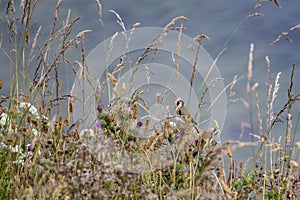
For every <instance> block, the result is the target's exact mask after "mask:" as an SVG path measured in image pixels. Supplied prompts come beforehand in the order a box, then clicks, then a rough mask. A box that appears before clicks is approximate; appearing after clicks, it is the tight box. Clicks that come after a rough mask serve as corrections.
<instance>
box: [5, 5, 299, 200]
mask: <svg viewBox="0 0 300 200" xmlns="http://www.w3.org/2000/svg"><path fill="white" fill-rule="evenodd" d="M97 2H98V5H99V8H101V4H100V3H99V1H97ZM277 3H278V2H277V1H276V4H277ZM38 4H39V1H37V0H36V1H25V2H24V1H21V3H20V5H19V8H18V9H20V10H18V9H16V6H15V2H14V1H9V2H8V3H7V4H6V5H5V6H6V13H5V16H1V22H2V23H3V24H4V25H5V29H4V32H3V34H2V37H1V43H0V44H1V46H0V47H1V49H2V50H3V51H4V52H6V55H7V56H8V58H9V59H10V61H11V65H12V66H13V67H12V68H13V71H14V73H12V75H11V83H10V94H9V95H8V96H1V97H0V131H1V135H0V139H1V143H0V162H1V166H0V198H1V199H261V198H262V199H297V198H299V195H300V194H299V191H300V174H299V163H298V160H297V156H299V149H300V142H297V141H296V133H297V131H299V128H298V124H299V116H300V114H299V111H298V116H297V117H296V120H294V121H292V111H293V106H294V104H295V102H297V101H299V99H300V95H299V94H293V86H294V84H293V80H294V76H295V74H296V73H295V71H296V68H295V65H294V66H293V67H292V72H291V77H290V87H289V88H288V98H287V99H288V100H287V102H286V103H285V105H283V107H282V108H281V109H279V110H278V111H277V112H276V113H275V111H274V108H273V107H274V106H273V105H274V101H275V99H276V96H277V92H278V90H279V79H280V73H278V75H277V76H276V78H275V81H274V83H273V81H272V79H271V78H270V77H271V73H270V71H271V70H270V62H269V60H268V58H266V61H267V66H268V71H269V74H268V75H269V83H268V84H267V86H268V96H267V100H266V102H267V115H266V120H265V130H264V129H263V120H262V118H263V117H262V114H261V108H260V104H259V98H258V95H257V94H256V96H255V97H256V101H255V103H254V105H255V108H256V109H252V107H251V105H252V104H251V103H252V102H251V100H252V99H253V97H252V96H253V94H254V93H255V91H256V88H257V85H258V84H257V83H254V84H253V83H252V67H253V66H252V61H253V50H254V49H253V48H254V46H253V45H251V48H250V53H249V62H248V76H247V88H246V90H247V94H248V97H249V102H247V101H246V100H244V101H243V103H244V105H245V107H246V108H247V109H248V111H249V115H250V119H251V120H250V121H251V122H250V126H249V127H250V129H251V134H252V136H253V138H254V139H255V141H254V140H253V141H252V142H241V141H226V142H224V143H222V142H221V141H220V139H219V138H220V134H221V131H220V130H219V126H218V123H217V122H215V124H214V126H215V127H213V128H211V129H208V130H201V129H200V128H199V127H198V126H197V125H195V124H193V123H192V121H191V119H186V118H184V117H180V116H178V115H172V114H170V112H169V108H166V110H167V113H168V115H166V116H165V117H162V118H160V119H155V118H153V117H151V116H148V117H147V118H146V119H144V121H143V120H141V118H140V116H139V110H140V109H141V108H142V109H146V110H148V105H147V104H146V103H145V100H144V99H143V97H142V96H141V91H131V90H130V92H131V93H130V96H131V97H130V98H128V97H125V95H124V94H122V93H119V92H118V91H117V90H116V85H117V80H116V78H115V77H114V75H115V74H114V73H112V74H108V76H107V80H106V81H105V84H106V85H109V87H111V88H112V91H113V92H114V96H113V98H111V99H110V102H109V103H110V106H109V108H106V107H105V105H102V104H101V103H100V102H101V101H98V102H99V105H97V107H96V108H95V112H96V113H97V117H96V119H95V125H94V126H92V127H89V128H87V129H82V125H83V124H84V120H85V119H84V118H82V119H80V120H78V121H76V122H73V119H72V114H73V110H74V108H73V107H74V101H75V100H76V96H72V94H62V81H61V79H63V78H64V77H61V75H60V73H59V69H60V68H61V67H67V68H70V69H71V70H72V71H74V76H75V77H76V78H78V79H80V78H89V77H88V74H85V75H84V74H83V75H82V74H80V73H77V72H78V71H81V72H82V71H85V70H87V71H88V66H87V63H86V57H85V48H84V41H85V34H87V33H88V32H90V31H89V30H84V31H82V32H80V33H78V34H76V35H75V37H71V35H72V34H71V33H72V27H73V26H74V24H75V23H76V22H77V20H78V19H73V20H71V18H70V13H68V15H67V19H66V20H65V24H64V25H63V26H62V27H59V28H58V27H57V21H58V14H59V10H60V6H61V1H58V2H57V6H56V10H55V13H54V19H53V23H52V27H51V31H50V35H49V38H48V39H47V40H46V41H45V43H44V44H40V43H39V42H38V38H39V35H40V33H41V27H39V28H38V29H37V31H36V34H35V35H34V36H33V37H31V33H32V32H31V29H32V27H33V25H32V24H33V22H32V21H31V20H32V18H33V15H34V11H35V10H36V9H38ZM0 5H2V6H4V3H3V2H0ZM112 12H113V13H114V14H115V15H116V16H117V17H118V20H119V23H120V25H121V26H122V25H123V27H124V24H123V23H121V22H122V19H121V18H120V16H119V15H118V14H117V13H116V12H114V11H112ZM253 16H255V15H253ZM257 16H258V15H257ZM17 19H18V20H17ZM100 19H101V9H100ZM178 20H187V18H185V17H178V18H175V19H173V20H172V21H171V22H170V23H169V24H168V25H167V26H166V27H165V28H164V32H163V33H162V35H160V36H159V37H158V38H159V39H161V37H164V35H166V34H168V31H170V30H173V29H179V30H180V31H182V29H183V27H182V26H181V27H180V28H178V27H172V25H174V24H175V23H176V22H177V21H178ZM100 21H101V23H102V26H103V22H102V20H100ZM202 38H206V39H209V37H208V36H206V35H200V39H199V38H198V40H199V42H200V44H201V43H202ZM3 43H5V44H6V43H7V44H9V45H11V49H5V48H6V47H4V46H2V44H3ZM178 43H179V44H180V42H178ZM9 45H8V46H9ZM152 47H153V46H152ZM8 48H10V47H8ZM53 49H56V51H53ZM71 49H75V50H78V51H79V52H80V53H81V55H82V57H81V61H71V60H70V59H68V57H67V55H68V53H67V52H68V51H69V50H71ZM199 51H200V45H199V49H198V52H199ZM8 52H9V53H8ZM149 52H151V53H152V52H154V54H155V52H156V50H155V48H150V47H149V48H148V49H146V51H145V52H144V53H143V54H142V55H141V56H140V57H139V58H138V59H137V62H136V65H135V66H134V67H137V64H139V63H140V62H141V61H142V60H143V59H144V58H145V57H146V56H147V55H148V54H149ZM196 57H197V58H196V60H197V59H198V55H196ZM177 59H178V58H176V59H175V60H177ZM121 61H122V60H121ZM123 64H124V63H123ZM175 65H176V69H177V65H178V63H177V62H176V63H175ZM133 69H135V68H133ZM30 72H31V73H30ZM176 72H177V73H178V71H176ZM194 74H195V66H194V69H193V73H192V77H191V79H190V84H191V86H192V85H193V83H194V82H195V80H194ZM218 80H219V79H215V80H213V81H212V83H210V84H208V86H207V88H205V89H204V90H203V93H202V95H201V101H204V99H205V98H204V96H205V94H206V93H207V91H208V89H209V87H213V85H214V83H215V82H216V81H218ZM220 80H221V78H220ZM236 80H237V77H235V78H234V81H233V82H232V84H231V85H230V86H228V88H229V89H230V97H231V98H233V96H234V95H233V93H234V92H233V88H234V87H233V86H234V85H235V84H236ZM4 84H7V83H4ZM0 86H1V88H2V86H3V82H0ZM123 88H125V89H126V86H125V85H124V87H123ZM231 94H232V95H231ZM98 98H101V97H98ZM97 100H99V99H97ZM213 102H214V101H213ZM62 105H67V108H68V109H67V110H66V112H67V113H66V114H64V113H63V111H64V110H63V109H62V107H63V106H62ZM200 105H203V106H205V105H206V103H205V102H200ZM209 106H211V105H209ZM254 112H255V113H256V114H254ZM293 118H294V119H295V116H294V117H293ZM253 119H256V120H257V125H255V123H254V120H253ZM277 124H279V125H282V124H283V125H284V126H285V127H286V132H285V135H282V136H281V137H279V138H275V136H274V132H275V126H276V125H277ZM256 132H257V133H258V134H255V133H256ZM144 135H147V136H148V137H143V136H144ZM275 139H276V140H275ZM249 146H250V147H253V149H254V150H255V151H256V152H255V154H254V155H253V157H252V158H250V159H249V162H248V163H243V162H240V163H237V161H236V160H235V159H234V158H233V152H234V151H235V150H236V149H238V148H242V147H249ZM254 147H257V148H254Z"/></svg>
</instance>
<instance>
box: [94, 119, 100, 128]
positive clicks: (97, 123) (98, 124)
mask: <svg viewBox="0 0 300 200" xmlns="http://www.w3.org/2000/svg"><path fill="white" fill-rule="evenodd" d="M95 126H96V127H97V128H99V129H100V128H101V124H100V123H99V122H98V121H96V123H95Z"/></svg>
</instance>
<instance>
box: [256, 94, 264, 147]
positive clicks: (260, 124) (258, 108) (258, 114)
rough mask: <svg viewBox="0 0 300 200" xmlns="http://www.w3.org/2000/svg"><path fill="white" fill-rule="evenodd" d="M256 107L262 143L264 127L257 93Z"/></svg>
mask: <svg viewBox="0 0 300 200" xmlns="http://www.w3.org/2000/svg"><path fill="white" fill-rule="evenodd" d="M256 109H257V122H258V128H259V139H260V142H261V143H262V141H263V128H262V119H261V116H260V107H259V102H258V94H256Z"/></svg>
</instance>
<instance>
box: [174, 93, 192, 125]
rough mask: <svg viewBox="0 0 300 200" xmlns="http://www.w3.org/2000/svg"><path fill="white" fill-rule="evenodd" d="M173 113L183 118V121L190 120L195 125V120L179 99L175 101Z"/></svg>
mask: <svg viewBox="0 0 300 200" xmlns="http://www.w3.org/2000/svg"><path fill="white" fill-rule="evenodd" d="M175 112H176V113H177V114H178V115H179V116H182V117H183V118H184V120H186V121H188V120H190V121H191V122H192V123H194V124H197V122H195V120H194V119H193V118H192V116H191V114H190V113H189V111H188V109H187V107H185V106H184V102H183V101H182V99H181V98H177V99H176V100H175Z"/></svg>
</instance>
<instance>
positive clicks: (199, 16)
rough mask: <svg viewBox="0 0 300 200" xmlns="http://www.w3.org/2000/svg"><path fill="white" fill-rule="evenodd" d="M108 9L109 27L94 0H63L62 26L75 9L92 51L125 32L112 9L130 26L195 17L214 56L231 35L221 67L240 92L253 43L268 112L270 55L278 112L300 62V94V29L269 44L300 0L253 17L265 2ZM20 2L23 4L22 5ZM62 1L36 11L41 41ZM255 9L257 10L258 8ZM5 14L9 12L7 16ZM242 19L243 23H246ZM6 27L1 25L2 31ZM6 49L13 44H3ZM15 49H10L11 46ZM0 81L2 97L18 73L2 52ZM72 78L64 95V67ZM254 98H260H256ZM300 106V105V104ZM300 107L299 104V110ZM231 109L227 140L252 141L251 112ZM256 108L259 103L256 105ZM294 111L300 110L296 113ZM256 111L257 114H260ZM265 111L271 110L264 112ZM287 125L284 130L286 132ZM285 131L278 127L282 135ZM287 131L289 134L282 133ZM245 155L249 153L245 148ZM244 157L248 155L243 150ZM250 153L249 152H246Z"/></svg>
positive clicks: (270, 5)
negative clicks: (245, 125) (244, 125)
mask: <svg viewBox="0 0 300 200" xmlns="http://www.w3.org/2000/svg"><path fill="white" fill-rule="evenodd" d="M4 2H5V1H3V2H2V5H5V3H4ZM101 3H102V12H103V21H104V29H103V28H101V25H100V23H99V15H98V12H99V10H98V6H97V3H96V2H95V1H93V0H85V1H80V0H63V1H62V5H61V8H60V14H59V21H58V27H59V26H62V24H63V22H64V20H65V19H66V16H67V12H68V10H69V9H70V10H71V18H73V19H74V18H77V17H79V18H80V20H79V21H78V22H77V23H76V24H75V26H74V27H73V32H72V34H71V37H74V36H75V35H76V34H77V33H78V32H79V31H81V30H85V29H89V30H92V32H91V33H88V34H86V41H85V46H86V52H87V53H88V52H90V51H91V50H92V49H93V48H94V47H95V46H96V45H97V44H98V43H100V42H101V41H103V40H104V39H106V38H108V37H110V36H112V35H113V34H114V33H115V32H117V31H119V32H120V31H122V30H121V28H120V26H119V25H118V24H117V22H116V17H115V15H114V14H112V13H111V12H109V10H110V9H113V10H115V11H116V12H117V13H118V14H119V15H120V16H121V17H122V18H123V20H124V23H125V25H126V26H127V27H128V29H130V28H131V27H132V25H133V24H135V23H136V22H140V23H141V24H142V25H141V27H164V26H165V25H166V24H167V23H168V22H169V21H170V20H171V19H172V18H174V17H177V16H181V15H183V16H186V17H188V18H189V19H190V21H189V22H185V23H184V26H185V27H186V30H185V31H184V33H185V34H187V35H188V36H190V37H192V38H193V37H195V36H196V35H198V34H201V33H204V34H206V35H208V36H209V37H210V38H211V40H212V41H211V42H206V41H205V42H204V43H203V47H204V48H205V49H206V50H207V51H208V53H209V54H210V55H211V57H212V58H213V59H215V58H216V56H217V55H218V53H219V52H220V51H221V50H222V49H223V47H224V44H225V42H226V41H227V40H228V38H229V37H231V35H232V34H233V35H232V37H231V40H230V41H229V43H228V45H227V46H226V48H227V50H226V51H225V52H224V54H223V55H222V56H221V57H220V59H219V61H218V63H217V66H218V68H219V70H220V72H221V74H222V76H223V78H224V79H225V80H224V82H225V84H228V83H230V82H231V81H232V79H233V77H234V75H236V74H239V75H240V76H241V79H240V80H239V82H238V83H237V84H236V87H235V90H236V96H237V97H244V98H247V93H246V81H247V63H248V53H249V46H250V43H254V45H255V50H254V69H253V82H259V83H260V86H259V88H258V90H257V92H258V93H259V96H260V102H261V107H262V110H265V109H266V108H265V104H266V101H265V99H266V94H267V88H266V87H265V82H267V65H266V64H265V56H269V59H270V61H271V70H272V77H273V78H275V76H276V74H277V73H278V72H282V75H281V79H280V88H281V89H280V90H279V94H278V99H277V101H276V103H275V106H274V110H275V111H278V110H279V109H280V108H281V106H282V105H284V103H285V102H286V99H287V95H286V94H287V88H288V86H289V76H290V71H291V68H292V65H293V64H294V63H295V64H296V74H295V81H296V82H295V83H294V89H295V93H299V92H300V87H299V85H300V79H299V75H300V73H299V72H300V70H299V65H300V56H299V52H300V30H299V29H298V30H294V31H291V32H290V33H289V34H288V36H289V37H290V38H291V39H292V40H293V42H292V43H290V42H288V41H286V40H284V39H283V40H281V41H279V42H278V43H276V44H275V45H274V46H272V47H269V46H268V45H269V44H270V43H271V42H272V41H273V40H275V39H276V37H277V36H278V35H280V34H281V33H282V32H284V31H289V29H290V28H291V27H293V26H295V25H297V24H300V12H299V8H300V1H299V0H289V1H284V0H281V1H280V3H281V8H278V7H277V6H276V5H275V3H274V2H264V3H262V6H261V7H260V8H259V9H257V10H256V11H254V12H259V13H262V14H263V15H264V16H263V17H252V18H249V19H247V20H245V21H243V19H244V18H245V16H247V15H248V14H250V13H249V12H250V11H251V9H252V8H253V7H254V6H255V4H256V3H260V2H259V1H255V0H248V1H240V0H227V1H219V0H210V1H204V0H189V1H186V0H165V1H161V0H151V1H149V0H143V1H141V0H139V1H137V0H122V1H117V0H109V1H102V2H101ZM16 6H18V5H17V3H16ZM55 7H56V1H48V0H41V1H40V3H39V5H38V7H37V9H36V13H35V15H34V20H33V21H35V22H36V25H35V27H34V28H33V34H32V35H34V31H36V30H37V29H38V27H39V26H40V25H41V26H42V31H41V35H40V43H41V44H42V43H43V41H45V40H46V39H47V38H48V37H49V32H50V29H51V25H52V21H53V18H54V12H55ZM0 9H1V13H2V15H3V14H5V9H6V8H5V7H1V8H0ZM252 13H253V12H252ZM2 17H4V16H2ZM241 22H242V23H241ZM3 29H4V27H3V25H1V27H0V30H1V32H2V30H3ZM2 45H3V47H4V48H5V46H7V47H8V46H9V45H8V44H6V43H5V41H4V43H3V44H2ZM6 50H7V51H9V49H6ZM70 55H71V57H73V58H74V59H77V60H80V53H78V52H77V53H75V52H74V53H73V54H72V53H71V54H70ZM0 69H1V73H0V80H5V85H4V88H3V89H2V90H1V95H8V94H9V87H10V86H9V84H8V83H9V77H10V74H11V73H12V69H13V67H12V65H11V64H10V62H9V59H8V58H7V57H6V56H5V53H4V52H3V51H1V52H0ZM61 73H65V74H66V75H67V74H69V75H68V76H66V77H67V78H66V79H64V80H63V83H64V84H63V86H64V88H63V93H68V91H69V90H70V89H71V86H72V84H73V81H74V80H73V78H74V77H73V76H72V71H71V70H70V69H69V70H65V69H63V70H62V71H61ZM253 99H254V98H253ZM297 106H298V108H299V103H298V105H297ZM297 106H296V107H295V108H297ZM228 108H229V109H228V110H227V115H226V121H225V126H224V129H223V132H222V140H227V139H241V140H244V141H249V140H251V137H249V135H248V132H245V135H244V136H243V137H242V138H240V124H241V122H242V121H249V115H248V113H247V111H246V110H245V109H244V107H243V104H242V103H241V102H237V103H235V104H233V105H230V106H229V107H228ZM254 108H255V107H254ZM293 112H294V114H296V113H297V110H294V111H293ZM254 115H255V113H254ZM262 115H263V116H264V115H265V112H263V113H262ZM283 130H284V129H282V131H283ZM280 131H281V129H279V130H278V134H280V133H281V132H280ZM282 133H284V132H282ZM241 152H242V153H245V154H246V153H249V152H247V151H241ZM241 155H242V154H241ZM246 157H248V156H246Z"/></svg>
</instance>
